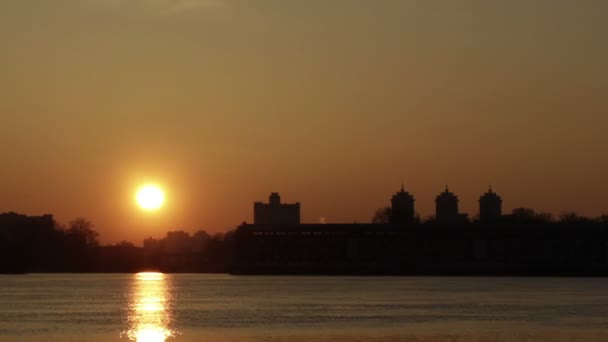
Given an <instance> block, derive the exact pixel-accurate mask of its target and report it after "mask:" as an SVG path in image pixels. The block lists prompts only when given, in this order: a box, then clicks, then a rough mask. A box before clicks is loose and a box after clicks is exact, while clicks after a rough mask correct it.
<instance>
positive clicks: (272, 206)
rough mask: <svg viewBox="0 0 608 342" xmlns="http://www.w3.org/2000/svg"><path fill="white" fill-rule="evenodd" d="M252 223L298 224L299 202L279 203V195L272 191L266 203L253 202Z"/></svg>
mask: <svg viewBox="0 0 608 342" xmlns="http://www.w3.org/2000/svg"><path fill="white" fill-rule="evenodd" d="M253 221H254V224H300V202H297V203H293V204H287V203H281V196H279V194H278V193H276V192H273V193H271V194H270V197H269V198H268V203H262V202H255V203H254V204H253Z"/></svg>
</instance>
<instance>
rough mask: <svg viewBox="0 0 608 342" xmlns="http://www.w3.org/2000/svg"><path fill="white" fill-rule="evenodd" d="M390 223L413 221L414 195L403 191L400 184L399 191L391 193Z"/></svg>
mask: <svg viewBox="0 0 608 342" xmlns="http://www.w3.org/2000/svg"><path fill="white" fill-rule="evenodd" d="M389 220H390V223H392V224H405V223H412V222H414V196H412V195H410V193H409V192H407V191H405V189H404V188H403V185H401V191H399V192H397V193H396V194H394V195H393V198H392V199H391V216H390V219H389Z"/></svg>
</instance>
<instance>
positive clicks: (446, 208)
mask: <svg viewBox="0 0 608 342" xmlns="http://www.w3.org/2000/svg"><path fill="white" fill-rule="evenodd" d="M435 218H436V219H437V222H441V223H456V222H462V221H463V220H464V221H466V214H460V213H459V212H458V197H457V196H456V195H454V193H452V192H450V190H449V189H448V187H447V186H446V187H445V191H444V192H442V193H440V194H439V195H438V196H437V198H435Z"/></svg>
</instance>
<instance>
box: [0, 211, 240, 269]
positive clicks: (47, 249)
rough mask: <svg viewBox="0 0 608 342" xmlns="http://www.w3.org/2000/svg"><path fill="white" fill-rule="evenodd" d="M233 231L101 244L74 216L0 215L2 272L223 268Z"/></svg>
mask: <svg viewBox="0 0 608 342" xmlns="http://www.w3.org/2000/svg"><path fill="white" fill-rule="evenodd" d="M232 237H233V233H232V232H228V233H218V234H215V235H210V234H208V233H207V232H205V231H199V232H197V233H196V234H194V235H193V236H190V235H189V234H188V233H185V232H169V233H167V237H165V238H163V239H159V240H155V239H147V240H145V245H146V246H145V247H144V248H142V247H136V246H135V245H134V244H133V243H131V242H128V241H123V242H120V243H118V244H115V245H108V246H101V245H100V243H99V233H98V232H97V231H95V229H94V226H93V224H92V223H91V222H90V221H88V220H86V219H84V218H78V219H75V220H73V221H71V222H69V223H68V224H65V225H63V224H59V223H57V222H55V221H54V220H53V218H52V216H50V215H48V216H41V217H28V216H23V215H18V214H14V213H9V214H2V215H0V273H34V272H36V273H37V272H70V273H81V272H138V271H143V270H160V271H163V272H226V271H227V270H228V265H229V262H230V259H231V255H232V254H233V253H232V248H233V238H232Z"/></svg>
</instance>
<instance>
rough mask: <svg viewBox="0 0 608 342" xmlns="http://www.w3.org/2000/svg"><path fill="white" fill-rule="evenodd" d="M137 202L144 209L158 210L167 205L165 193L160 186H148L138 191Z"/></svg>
mask: <svg viewBox="0 0 608 342" xmlns="http://www.w3.org/2000/svg"><path fill="white" fill-rule="evenodd" d="M135 200H136V202H137V205H139V207H140V208H142V209H145V210H150V211H153V210H158V209H160V208H161V207H162V206H163V204H164V203H165V192H164V191H163V190H162V189H161V188H160V187H159V186H158V185H154V184H146V185H144V186H142V187H140V188H139V190H137V194H136V195H135Z"/></svg>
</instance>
